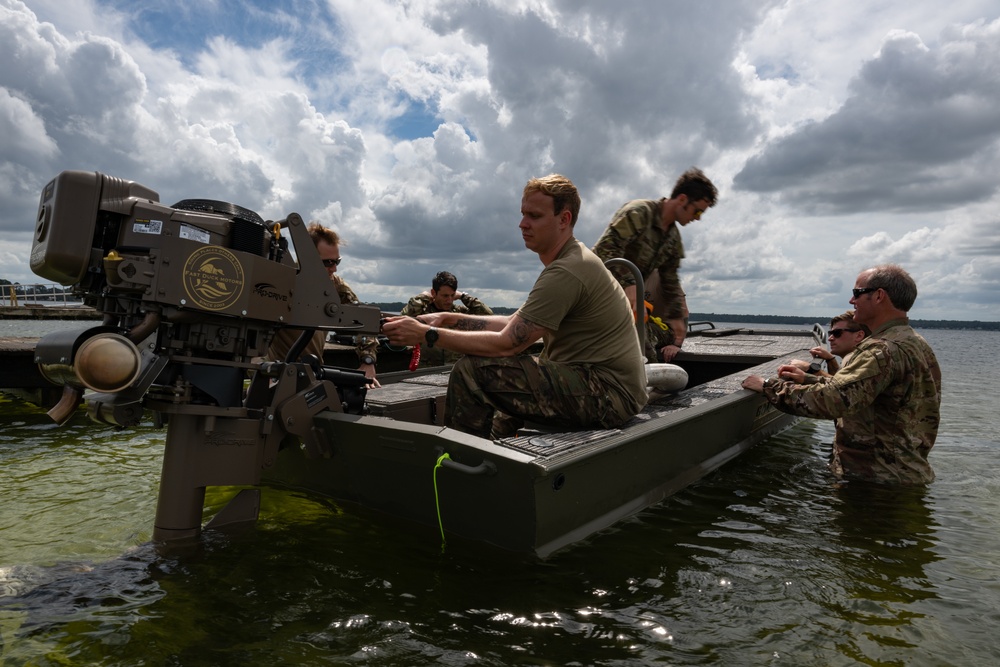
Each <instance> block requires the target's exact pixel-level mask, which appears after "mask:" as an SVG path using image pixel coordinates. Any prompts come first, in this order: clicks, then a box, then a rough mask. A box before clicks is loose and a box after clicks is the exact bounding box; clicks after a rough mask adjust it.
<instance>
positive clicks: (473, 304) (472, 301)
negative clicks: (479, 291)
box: [462, 292, 493, 315]
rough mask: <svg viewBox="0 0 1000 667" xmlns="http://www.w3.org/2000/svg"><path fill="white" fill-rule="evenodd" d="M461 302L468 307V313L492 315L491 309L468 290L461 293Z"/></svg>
mask: <svg viewBox="0 0 1000 667" xmlns="http://www.w3.org/2000/svg"><path fill="white" fill-rule="evenodd" d="M462 303H463V304H465V307H466V308H468V309H469V314H470V315H492V314H493V311H492V310H491V309H490V307H489V306H487V305H486V304H485V303H483V302H482V301H480V300H479V299H477V298H476V297H474V296H472V295H471V294H469V293H468V292H463V293H462Z"/></svg>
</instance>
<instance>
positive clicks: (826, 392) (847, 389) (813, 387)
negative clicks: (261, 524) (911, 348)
mask: <svg viewBox="0 0 1000 667" xmlns="http://www.w3.org/2000/svg"><path fill="white" fill-rule="evenodd" d="M810 379H811V380H813V382H812V384H795V383H792V382H784V383H781V384H780V385H778V386H777V387H776V389H775V390H774V391H773V393H768V394H767V397H768V400H770V401H771V403H773V404H774V406H775V407H777V408H778V409H779V410H781V411H782V412H787V413H789V414H793V415H799V416H801V417H812V418H814V419H836V418H838V417H843V416H845V415H848V414H850V413H851V412H853V411H854V410H856V409H858V408H860V407H862V406H867V405H871V404H872V403H874V402H875V398H876V397H877V396H878V395H879V394H880V393H882V391H883V390H884V389H885V388H886V386H887V385H888V384H889V383H890V382H891V381H892V373H891V369H890V359H889V353H888V350H887V349H886V347H885V346H884V345H877V344H876V345H871V344H870V345H868V346H867V347H865V349H861V348H860V347H859V348H858V349H857V350H856V351H855V353H854V354H853V355H852V357H851V360H850V362H849V363H848V364H847V365H846V366H844V367H843V368H841V369H840V371H839V372H838V373H837V374H836V375H833V376H830V377H815V376H814V377H813V378H810Z"/></svg>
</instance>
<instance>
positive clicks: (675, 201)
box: [594, 167, 719, 362]
mask: <svg viewBox="0 0 1000 667" xmlns="http://www.w3.org/2000/svg"><path fill="white" fill-rule="evenodd" d="M718 194H719V193H718V191H717V190H716V188H715V186H714V185H713V184H712V181H710V180H708V177H707V176H705V174H704V173H702V171H701V170H700V169H697V168H695V167H692V168H691V169H688V170H687V171H686V172H684V173H683V174H681V176H680V178H678V179H677V183H676V184H675V185H674V189H673V191H672V192H671V193H670V198H669V199H667V198H666V197H664V198H662V199H659V200H653V199H637V200H634V201H630V202H628V203H627V204H625V205H624V206H622V207H621V208H620V209H618V211H617V212H616V213H615V215H614V217H613V218H612V219H611V223H610V224H609V225H608V227H607V229H605V230H604V234H602V235H601V238H600V239H598V241H597V244H596V245H595V246H594V253H595V254H596V255H597V256H598V257H600V258H601V259H602V260H604V261H607V260H609V259H611V258H613V257H624V258H625V259H627V260H629V261H630V262H632V263H633V264H635V265H636V266H637V267H638V268H639V271H640V272H641V273H642V275H643V280H644V282H645V283H646V290H647V294H646V295H644V298H645V300H647V301H651V302H652V303H653V315H654V316H655V317H658V318H660V319H661V320H662V321H663V322H664V323H665V324H667V325H668V326H669V331H664V330H663V329H661V328H660V327H659V326H656V325H655V324H654V323H653V322H650V323H648V324H647V327H646V341H647V345H646V356H647V358H648V359H649V361H651V362H655V361H660V362H664V361H666V362H669V361H671V360H672V359H673V358H674V357H675V356H676V355H677V353H678V352H680V349H681V345H683V344H684V337H685V336H686V335H687V318H688V308H687V301H686V300H685V298H684V290H683V289H682V287H681V281H680V278H679V277H678V275H677V269H678V268H680V265H681V260H682V259H683V258H684V245H683V243H681V233H680V230H679V229H678V228H677V225H680V226H682V227H683V226H684V225H687V224H689V223H691V222H693V221H695V220H698V219H700V218H701V215H702V214H703V213H704V212H705V211H706V210H707V209H709V208H711V207H712V206H715V202H716V200H717V198H718ZM611 271H612V273H614V274H615V277H617V278H618V281H619V282H620V283H621V285H622V287H624V288H625V293H626V294H627V295H628V297H629V301H630V302H631V303H635V283H636V281H635V278H634V277H633V275H632V272H631V271H629V270H628V269H626V268H624V267H620V266H615V267H613V268H612V269H611Z"/></svg>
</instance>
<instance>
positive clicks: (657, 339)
mask: <svg viewBox="0 0 1000 667" xmlns="http://www.w3.org/2000/svg"><path fill="white" fill-rule="evenodd" d="M674 340H676V336H674V332H673V331H670V330H669V329H667V330H664V329H661V328H660V325H659V324H657V323H656V322H653V321H652V320H650V321H648V322H646V338H645V343H646V345H645V350H644V352H645V354H646V359H647V360H648V361H649V363H651V364H656V363H661V362H662V360H661V359H660V358H659V357H657V355H656V353H657V352H659V351H660V348H661V347H663V346H664V345H673V344H674Z"/></svg>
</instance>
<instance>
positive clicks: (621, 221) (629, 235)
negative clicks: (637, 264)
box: [593, 207, 649, 287]
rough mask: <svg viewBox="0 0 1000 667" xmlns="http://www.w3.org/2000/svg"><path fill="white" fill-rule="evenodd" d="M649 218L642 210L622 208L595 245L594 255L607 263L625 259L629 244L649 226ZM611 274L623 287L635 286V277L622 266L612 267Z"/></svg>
mask: <svg viewBox="0 0 1000 667" xmlns="http://www.w3.org/2000/svg"><path fill="white" fill-rule="evenodd" d="M647 218H648V216H647V215H646V214H645V211H644V210H643V209H641V208H635V207H622V208H620V209H619V210H618V212H617V213H615V216H614V218H612V219H611V223H610V224H609V225H608V228H607V229H605V230H604V233H603V234H601V238H599V239H597V243H596V244H595V245H594V248H593V251H594V254H595V255H597V256H598V257H600V258H601V261H602V262H607V261H608V260H609V259H612V258H615V257H625V249H626V247H627V246H628V244H629V242H630V241H631V240H632V239H634V238H635V237H637V236H639V235H640V234H641V233H642V230H644V229H645V228H646V226H648V225H649V220H648V219H647ZM609 270H610V271H611V273H613V274H614V276H615V278H616V279H617V280H618V282H619V283H621V285H622V287H628V286H629V285H635V276H633V275H632V272H631V271H629V270H628V269H626V268H625V267H622V266H615V267H610V269H609Z"/></svg>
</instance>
